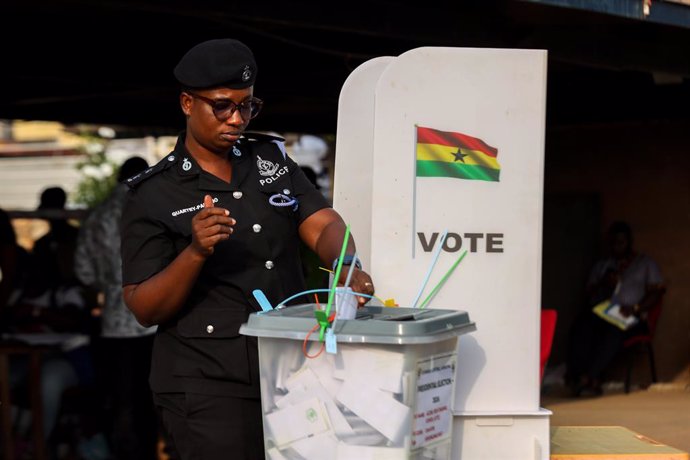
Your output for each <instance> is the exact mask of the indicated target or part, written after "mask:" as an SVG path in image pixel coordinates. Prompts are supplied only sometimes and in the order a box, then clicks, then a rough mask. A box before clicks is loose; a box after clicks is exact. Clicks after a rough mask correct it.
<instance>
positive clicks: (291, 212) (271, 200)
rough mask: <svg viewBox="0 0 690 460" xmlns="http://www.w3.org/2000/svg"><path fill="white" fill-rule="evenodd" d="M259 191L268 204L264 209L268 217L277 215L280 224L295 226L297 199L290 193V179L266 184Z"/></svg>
mask: <svg viewBox="0 0 690 460" xmlns="http://www.w3.org/2000/svg"><path fill="white" fill-rule="evenodd" d="M261 193H262V194H263V197H264V200H266V203H267V205H268V206H267V208H266V209H267V212H268V213H269V217H271V218H276V217H277V218H278V219H279V221H280V222H281V223H282V224H284V225H288V226H289V227H290V228H293V227H296V222H297V212H296V211H297V208H298V206H299V201H298V200H297V199H295V197H294V196H293V195H292V190H291V184H290V181H288V180H285V181H278V183H274V184H270V185H266V186H265V187H264V188H262V189H261Z"/></svg>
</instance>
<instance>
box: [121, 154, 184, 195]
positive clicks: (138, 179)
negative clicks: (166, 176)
mask: <svg viewBox="0 0 690 460" xmlns="http://www.w3.org/2000/svg"><path fill="white" fill-rule="evenodd" d="M175 163H177V156H176V155H175V154H172V153H171V154H169V155H167V156H166V157H165V158H163V159H162V160H161V161H159V162H158V163H156V164H155V165H153V166H151V167H150V168H147V169H145V170H144V171H142V172H140V173H139V174H136V175H134V176H132V177H130V178H129V179H127V180H125V184H127V186H129V188H131V189H134V188H137V187H138V186H139V184H141V183H142V182H144V181H145V180H146V179H149V178H150V177H153V176H155V175H156V174H158V173H159V172H162V171H165V170H166V169H168V168H169V167H171V166H172V165H174V164H175Z"/></svg>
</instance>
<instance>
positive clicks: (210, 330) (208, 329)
mask: <svg viewBox="0 0 690 460" xmlns="http://www.w3.org/2000/svg"><path fill="white" fill-rule="evenodd" d="M213 330H214V328H213V325H211V324H209V325H208V326H206V332H208V333H209V334H213Z"/></svg>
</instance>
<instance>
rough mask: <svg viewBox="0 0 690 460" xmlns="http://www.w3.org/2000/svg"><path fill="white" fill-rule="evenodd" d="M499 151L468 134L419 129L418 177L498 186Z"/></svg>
mask: <svg viewBox="0 0 690 460" xmlns="http://www.w3.org/2000/svg"><path fill="white" fill-rule="evenodd" d="M497 157H498V149H497V148H495V147H491V146H490V145H488V144H487V143H485V142H484V141H483V140H481V139H479V138H476V137H471V136H468V135H466V134H461V133H454V132H450V131H439V130H437V129H431V128H424V127H422V126H417V177H457V178H459V179H471V180H485V181H492V182H498V180H499V176H500V173H501V165H499V164H498V159H497Z"/></svg>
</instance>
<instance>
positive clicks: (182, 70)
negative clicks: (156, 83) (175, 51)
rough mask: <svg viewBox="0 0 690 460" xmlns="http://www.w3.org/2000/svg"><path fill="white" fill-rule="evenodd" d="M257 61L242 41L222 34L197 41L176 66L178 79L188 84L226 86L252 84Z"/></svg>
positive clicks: (193, 85) (211, 86)
mask: <svg viewBox="0 0 690 460" xmlns="http://www.w3.org/2000/svg"><path fill="white" fill-rule="evenodd" d="M256 70H257V69H256V61H254V55H253V54H252V51H251V50H250V49H249V48H248V47H247V45H245V44H244V43H242V42H240V41H238V40H233V39H231V38H225V39H220V40H209V41H206V42H203V43H199V44H198V45H196V46H195V47H193V48H192V49H190V50H189V51H187V53H186V54H185V55H184V56H182V59H180V62H178V63H177V66H176V67H175V70H174V74H175V78H177V81H179V82H180V83H181V84H182V85H183V86H187V87H190V88H213V87H217V86H225V87H228V88H232V89H243V88H248V87H250V86H252V85H254V81H255V80H256Z"/></svg>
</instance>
